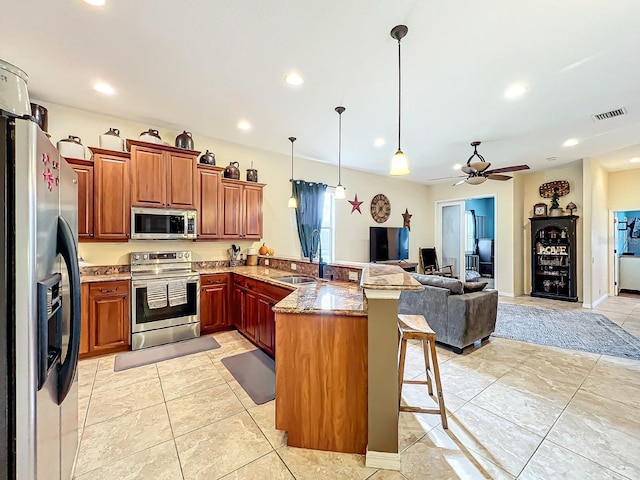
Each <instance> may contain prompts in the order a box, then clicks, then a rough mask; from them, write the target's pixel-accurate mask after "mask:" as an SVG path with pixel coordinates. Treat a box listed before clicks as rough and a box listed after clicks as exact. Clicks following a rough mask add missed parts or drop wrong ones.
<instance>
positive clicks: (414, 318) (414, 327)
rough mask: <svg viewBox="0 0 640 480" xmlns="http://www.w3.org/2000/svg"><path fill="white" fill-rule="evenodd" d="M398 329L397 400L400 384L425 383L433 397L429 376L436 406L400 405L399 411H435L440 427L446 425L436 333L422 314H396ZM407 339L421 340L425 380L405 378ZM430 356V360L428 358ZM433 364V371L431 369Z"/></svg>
mask: <svg viewBox="0 0 640 480" xmlns="http://www.w3.org/2000/svg"><path fill="white" fill-rule="evenodd" d="M398 331H399V334H400V361H399V371H398V402H399V403H400V401H401V399H402V385H403V384H411V385H426V386H427V389H428V392H429V396H431V397H433V386H432V384H431V378H432V377H433V379H434V380H435V384H436V393H437V398H434V400H435V401H436V403H437V406H438V408H422V407H411V406H404V405H400V411H401V412H414V413H435V414H439V415H440V418H441V420H442V428H448V426H447V413H446V410H445V407H444V396H443V394H442V384H441V383H440V369H439V368H438V356H437V353H436V333H435V332H434V331H433V330H432V329H431V327H430V326H429V324H428V323H427V319H426V318H424V316H422V315H398ZM407 340H419V341H421V342H422V348H423V350H424V363H425V373H426V375H427V379H426V381H423V380H405V379H404V364H405V360H406V356H407ZM429 357H431V360H429ZM431 364H432V365H433V372H432V371H431Z"/></svg>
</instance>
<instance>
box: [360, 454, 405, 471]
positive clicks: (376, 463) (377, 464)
mask: <svg viewBox="0 0 640 480" xmlns="http://www.w3.org/2000/svg"><path fill="white" fill-rule="evenodd" d="M364 463H365V466H366V467H369V468H384V469H385V470H398V471H399V470H400V454H399V453H389V452H374V451H371V450H369V449H367V455H366V457H365V462H364Z"/></svg>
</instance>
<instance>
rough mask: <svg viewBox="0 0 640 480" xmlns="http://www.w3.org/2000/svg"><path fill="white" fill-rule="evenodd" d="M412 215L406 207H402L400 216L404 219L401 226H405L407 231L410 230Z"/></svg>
mask: <svg viewBox="0 0 640 480" xmlns="http://www.w3.org/2000/svg"><path fill="white" fill-rule="evenodd" d="M412 216H413V215H411V214H410V213H409V209H408V208H405V209H404V213H403V214H402V218H403V219H404V221H403V223H402V226H403V227H407V228H408V229H409V231H411V217H412Z"/></svg>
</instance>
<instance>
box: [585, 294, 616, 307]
mask: <svg viewBox="0 0 640 480" xmlns="http://www.w3.org/2000/svg"><path fill="white" fill-rule="evenodd" d="M607 298H609V294H608V293H606V294H604V295H603V296H601V297H600V298H599V299H597V300H596V301H595V302H593V303H583V304H582V307H583V308H596V307H597V306H598V305H600V304H601V303H602V302H604V301H605V300H606V299H607Z"/></svg>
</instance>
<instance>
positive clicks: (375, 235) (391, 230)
mask: <svg viewBox="0 0 640 480" xmlns="http://www.w3.org/2000/svg"><path fill="white" fill-rule="evenodd" d="M407 258H409V229H408V228H400V227H369V261H370V262H383V261H385V260H406V259H407Z"/></svg>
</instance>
